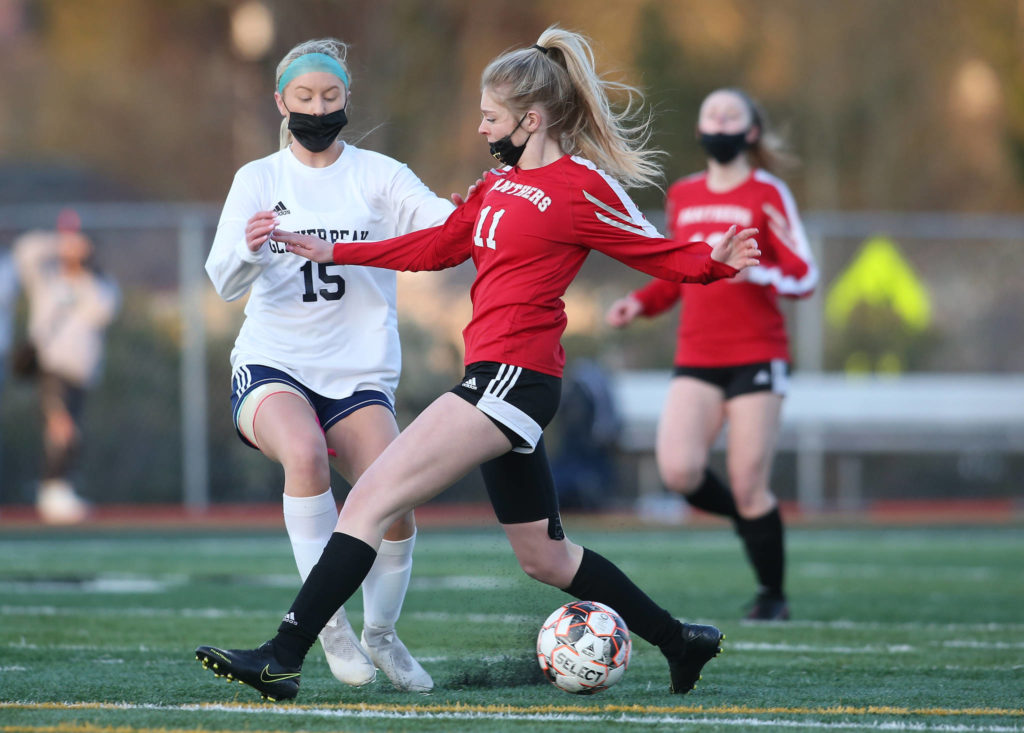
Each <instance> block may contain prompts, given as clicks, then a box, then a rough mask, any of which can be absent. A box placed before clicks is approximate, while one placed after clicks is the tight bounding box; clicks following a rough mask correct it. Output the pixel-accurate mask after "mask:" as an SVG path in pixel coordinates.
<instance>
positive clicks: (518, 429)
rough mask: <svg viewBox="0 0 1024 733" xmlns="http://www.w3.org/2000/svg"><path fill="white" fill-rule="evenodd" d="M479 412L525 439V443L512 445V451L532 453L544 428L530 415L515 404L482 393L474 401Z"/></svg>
mask: <svg viewBox="0 0 1024 733" xmlns="http://www.w3.org/2000/svg"><path fill="white" fill-rule="evenodd" d="M476 407H477V409H478V410H480V412H482V413H483V414H485V415H489V416H490V417H492V418H494V419H495V420H497V421H498V422H500V423H501V424H502V425H504V426H505V427H507V428H509V429H511V430H512V432H514V433H515V434H516V435H518V436H519V437H520V438H522V439H523V440H524V441H526V443H527V445H517V446H513V448H512V452H513V453H533V451H534V450H535V449H536V448H537V443H538V442H540V436H541V435H542V434H543V433H544V429H543V428H541V426H540V425H538V424H537V423H536V422H535V421H534V419H533V418H532V417H530V416H529V415H527V414H526V413H525V412H523V411H522V410H520V409H519V408H518V407H516V406H515V405H510V404H509V403H508V402H504V401H502V400H499V399H498V398H497V397H495V396H494V395H492V394H488V393H484V395H483V396H481V397H480V399H479V400H478V401H477V403H476Z"/></svg>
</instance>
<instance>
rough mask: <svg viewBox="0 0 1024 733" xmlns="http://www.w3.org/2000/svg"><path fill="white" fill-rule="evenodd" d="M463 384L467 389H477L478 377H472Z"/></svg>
mask: <svg viewBox="0 0 1024 733" xmlns="http://www.w3.org/2000/svg"><path fill="white" fill-rule="evenodd" d="M462 386H463V387H465V388H466V389H476V377H470V378H469V379H467V380H466V381H465V382H463V383H462Z"/></svg>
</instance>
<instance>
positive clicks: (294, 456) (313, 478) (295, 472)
mask: <svg viewBox="0 0 1024 733" xmlns="http://www.w3.org/2000/svg"><path fill="white" fill-rule="evenodd" d="M281 465H282V466H284V471H285V476H286V480H287V481H288V482H289V483H292V482H298V483H309V484H315V485H318V486H319V485H327V484H328V483H330V478H331V477H330V465H329V464H328V462H327V453H326V452H325V451H324V448H323V446H322V445H319V444H317V443H316V442H310V443H307V442H305V441H298V442H297V443H296V444H294V445H291V446H289V447H288V449H287V450H286V451H284V452H283V455H282V456H281Z"/></svg>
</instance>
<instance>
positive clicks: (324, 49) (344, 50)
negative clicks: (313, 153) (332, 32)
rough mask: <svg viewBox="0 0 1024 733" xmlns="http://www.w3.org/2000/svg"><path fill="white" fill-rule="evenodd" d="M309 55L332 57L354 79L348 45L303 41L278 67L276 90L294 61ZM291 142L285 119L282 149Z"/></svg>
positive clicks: (330, 40) (323, 40)
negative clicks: (348, 60) (348, 62)
mask: <svg viewBox="0 0 1024 733" xmlns="http://www.w3.org/2000/svg"><path fill="white" fill-rule="evenodd" d="M308 53H322V54H326V55H327V56H330V57H331V58H333V59H334V60H335V61H337V62H338V63H339V64H341V68H342V69H344V71H345V73H346V74H347V75H348V78H349V79H351V78H352V72H350V71H349V68H348V64H347V63H345V59H346V58H347V57H348V44H347V43H343V42H341V41H339V40H338V39H337V38H318V39H314V40H311V41H303V42H302V43H300V44H298V45H297V46H295V47H294V48H293V49H292V50H291V51H289V52H288V53H286V54H285V55H284V58H283V59H281V62H280V63H279V64H278V65H277V73H276V74H275V75H274V89H277V86H278V84H279V83H280V82H281V76H282V74H284V72H285V70H286V69H287V68H288V66H289V65H290V64H291V63H292V61H294V60H295V59H297V58H299V56H305V55H306V54H308ZM347 91H348V90H347V89H346V92H347ZM291 142H292V134H291V133H290V132H289V131H288V119H287V118H285V119H283V120H281V149H282V150H283V149H284V148H286V147H288V146H289V145H290V144H291Z"/></svg>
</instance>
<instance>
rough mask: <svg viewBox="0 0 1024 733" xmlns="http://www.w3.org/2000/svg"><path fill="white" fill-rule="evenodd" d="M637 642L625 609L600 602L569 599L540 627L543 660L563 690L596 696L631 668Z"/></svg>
mask: <svg viewBox="0 0 1024 733" xmlns="http://www.w3.org/2000/svg"><path fill="white" fill-rule="evenodd" d="M632 648H633V643H632V641H631V640H630V637H629V629H627V628H626V622H625V621H623V620H622V618H621V617H620V616H619V614H617V613H615V611H613V610H612V609H611V608H609V607H608V606H606V605H604V604H603V603H597V602H596V601H573V602H572V603H566V604H565V605H564V606H562V607H561V608H559V609H558V610H556V611H555V612H554V613H552V614H551V615H550V616H548V618H547V621H545V622H544V625H543V626H541V627H540V633H539V634H538V635H537V661H538V662H539V663H540V668H541V670H543V672H544V675H545V676H546V677H547V678H548V679H549V680H550V681H551V684H553V685H554V686H555V687H557V688H558V689H559V690H565V691H566V692H571V693H573V694H574V695H592V694H594V693H595V692H600V691H601V690H607V689H608V688H609V687H611V686H612V685H614V684H615V683H616V682H618V681H619V680H620V679H622V675H624V674H625V673H626V667H627V666H628V665H629V654H630V651H631V650H632Z"/></svg>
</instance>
